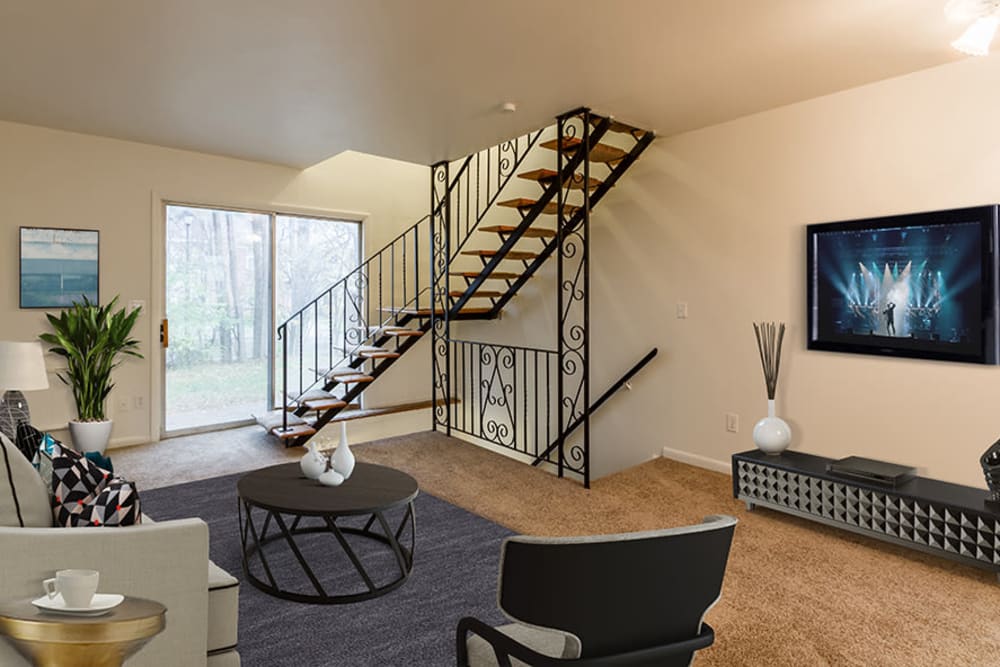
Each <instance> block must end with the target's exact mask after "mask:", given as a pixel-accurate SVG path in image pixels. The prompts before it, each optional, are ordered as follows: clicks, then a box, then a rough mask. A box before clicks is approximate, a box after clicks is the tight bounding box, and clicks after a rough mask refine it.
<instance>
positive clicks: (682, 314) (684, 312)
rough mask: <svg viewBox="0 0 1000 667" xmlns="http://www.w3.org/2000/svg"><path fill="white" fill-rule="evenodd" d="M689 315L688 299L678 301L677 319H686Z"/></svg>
mask: <svg viewBox="0 0 1000 667" xmlns="http://www.w3.org/2000/svg"><path fill="white" fill-rule="evenodd" d="M687 316H688V305H687V301H678V302H677V319H679V320H684V319H687Z"/></svg>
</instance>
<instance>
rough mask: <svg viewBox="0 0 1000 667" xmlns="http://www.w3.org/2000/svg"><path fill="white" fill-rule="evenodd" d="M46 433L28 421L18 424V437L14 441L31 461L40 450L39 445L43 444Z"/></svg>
mask: <svg viewBox="0 0 1000 667" xmlns="http://www.w3.org/2000/svg"><path fill="white" fill-rule="evenodd" d="M44 438H45V434H44V433H42V432H41V431H39V430H38V429H37V428H35V427H34V426H32V425H31V424H28V423H26V422H21V423H20V424H18V425H17V439H16V440H14V443H15V444H16V445H17V448H18V449H20V450H21V453H22V454H24V457H25V458H26V459H28V460H29V461H31V460H32V459H34V458H35V455H36V454H37V452H38V446H39V445H41V444H42V440H43V439H44Z"/></svg>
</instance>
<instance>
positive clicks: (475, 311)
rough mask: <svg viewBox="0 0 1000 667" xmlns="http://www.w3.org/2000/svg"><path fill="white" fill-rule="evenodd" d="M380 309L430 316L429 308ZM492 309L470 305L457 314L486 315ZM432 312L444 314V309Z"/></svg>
mask: <svg viewBox="0 0 1000 667" xmlns="http://www.w3.org/2000/svg"><path fill="white" fill-rule="evenodd" d="M475 275H477V276H478V275H479V274H478V273H477V274H475ZM382 310H383V311H385V312H390V313H396V314H399V315H412V316H413V317H430V316H431V309H430V308H401V309H398V310H397V309H394V308H383V309H382ZM492 311H493V307H492V306H472V307H465V308H462V310H460V311H459V314H461V315H486V314H488V313H490V312H492ZM434 314H435V315H444V311H443V310H441V309H440V308H435V309H434Z"/></svg>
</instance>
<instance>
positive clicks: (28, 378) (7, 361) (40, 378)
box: [0, 340, 49, 441]
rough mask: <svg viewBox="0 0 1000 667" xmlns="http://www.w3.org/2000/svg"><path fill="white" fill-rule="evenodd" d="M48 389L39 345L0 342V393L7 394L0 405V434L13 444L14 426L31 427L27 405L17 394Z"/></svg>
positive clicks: (43, 360) (15, 430)
mask: <svg viewBox="0 0 1000 667" xmlns="http://www.w3.org/2000/svg"><path fill="white" fill-rule="evenodd" d="M48 388H49V376H48V374H47V373H46V372H45V357H44V356H43V355H42V344H41V343H39V342H30V343H25V342H20V341H12V340H0V391H3V390H5V389H6V390H7V391H6V393H4V395H3V400H2V401H0V432H3V434H4V435H6V436H7V437H8V438H10V439H11V441H13V440H15V439H16V437H17V425H18V424H19V423H21V422H27V423H31V413H30V412H28V401H27V400H26V399H25V398H24V394H22V393H21V392H22V391H37V390H39V389H48Z"/></svg>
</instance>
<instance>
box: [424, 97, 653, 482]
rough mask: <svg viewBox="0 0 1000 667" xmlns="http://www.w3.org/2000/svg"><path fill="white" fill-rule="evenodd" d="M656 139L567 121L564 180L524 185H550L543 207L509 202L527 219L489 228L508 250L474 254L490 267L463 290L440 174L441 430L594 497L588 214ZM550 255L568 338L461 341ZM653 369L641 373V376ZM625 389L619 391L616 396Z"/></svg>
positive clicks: (617, 127)
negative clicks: (619, 143)
mask: <svg viewBox="0 0 1000 667" xmlns="http://www.w3.org/2000/svg"><path fill="white" fill-rule="evenodd" d="M609 132H615V133H619V134H622V135H625V136H627V137H628V139H626V140H625V143H628V142H631V145H628V146H625V147H624V148H620V147H616V146H613V145H608V144H603V143H601V140H602V139H603V138H604V136H605V135H606V134H607V133H609ZM653 138H654V135H653V133H652V132H649V131H646V130H642V129H640V128H635V127H632V126H629V125H626V124H624V123H620V122H618V121H615V120H614V119H612V118H609V117H604V116H598V115H596V114H593V113H591V112H590V110H589V109H577V110H574V111H571V112H569V113H567V114H563V115H562V116H560V117H559V118H558V122H557V126H556V136H555V139H553V140H551V141H547V142H544V143H542V144H540V145H541V146H542V147H544V148H552V149H553V150H554V151H555V154H556V165H555V166H556V169H554V170H551V169H536V170H533V171H532V172H528V173H525V174H521V176H523V177H525V178H530V179H533V180H537V181H538V182H539V183H540V184H542V185H543V190H542V194H541V196H539V198H538V199H528V198H523V199H516V200H512V201H510V202H500V204H501V205H504V204H506V205H509V206H510V207H511V208H514V209H516V210H517V211H518V213H519V214H520V216H521V218H520V220H519V221H517V223H516V224H508V225H494V226H492V227H489V228H488V230H489V231H494V232H497V233H498V234H499V235H500V239H501V244H500V247H499V248H498V249H496V250H487V251H473V252H472V253H466V254H473V255H477V256H478V257H479V258H480V260H481V263H482V267H481V268H480V269H478V270H477V271H470V272H461V273H460V275H461V276H462V277H463V278H464V279H465V281H466V284H465V287H464V288H463V289H451V288H450V275H449V274H450V273H453V272H450V271H449V268H450V267H451V266H452V263H453V261H454V260H455V258H456V257H457V255H458V253H455V252H452V251H451V239H450V237H449V232H450V230H451V229H452V228H453V226H454V225H453V222H452V219H451V216H452V213H453V208H452V207H453V203H452V201H451V199H450V194H451V193H450V192H449V191H448V190H444V191H443V192H442V193H441V194H440V195H439V194H438V191H439V188H438V187H437V185H436V184H437V183H438V182H446V181H447V176H446V174H447V170H448V165H446V164H443V163H442V164H439V165H435V166H434V168H433V172H432V173H433V175H432V192H433V193H434V194H433V196H434V204H435V205H434V207H433V208H432V225H433V228H434V230H435V234H436V238H435V244H434V245H433V251H434V257H433V258H432V261H431V270H432V294H431V296H432V299H433V303H434V307H433V311H434V317H433V319H432V324H431V333H432V336H433V342H432V350H433V355H434V359H433V369H432V373H433V376H434V384H433V391H434V399H435V401H434V402H435V404H436V405H437V406H438V407H437V408H436V409H435V412H434V427H435V429H442V430H445V431H446V432H447V433H449V434H451V433H452V431H457V432H459V433H463V434H466V435H471V436H473V437H475V438H477V439H479V440H482V441H485V442H488V443H491V444H494V445H497V446H500V447H505V448H507V449H512V450H515V451H518V452H521V453H523V454H529V455H532V456H533V458H534V459H535V461H537V462H541V461H549V462H552V463H554V464H555V465H556V467H557V469H558V473H559V475H560V476H562V475H563V474H564V473H565V472H567V471H569V472H575V473H577V474H579V475H580V477H581V478H582V479H583V482H584V484H585V485H588V486H589V481H590V414H591V413H592V411H593V409H594V408H596V405H595V406H593V407H592V406H591V400H590V335H589V324H590V301H589V282H590V261H589V260H590V246H589V226H590V211H591V209H592V207H593V206H594V205H596V204H597V203H598V202H599V201H600V200H601V199H602V198H603V197H604V196H605V195H606V194H607V192H608V191H609V190H610V189H611V188H612V187H613V186H614V185H615V183H616V182H617V181H618V180H619V179H620V177H621V176H622V174H624V172H625V171H627V170H628V169H629V168H630V167H631V166H632V164H633V163H634V162H635V160H636V159H637V158H638V157H639V155H640V154H641V153H642V152H643V151H644V150H645V149H646V148H647V147H648V146H649V145H650V144H651V143H652V141H653ZM594 162H596V163H599V164H604V165H605V168H606V169H607V173H606V174H605V175H603V178H594V177H593V176H592V175H591V167H592V163H594ZM442 172H443V174H444V175H442ZM571 189H574V190H577V191H579V193H580V197H579V199H581V200H582V201H577V202H576V203H570V201H569V191H570V190H571ZM547 213H550V214H551V213H554V214H555V220H556V228H555V230H549V229H544V228H540V227H537V226H535V225H534V223H535V222H536V221H537V220H538V218H539V217H540V216H541V215H543V214H547ZM484 231H486V230H484ZM527 238H536V239H539V240H540V241H541V243H542V248H541V250H540V251H538V252H527V251H524V250H522V249H520V248H521V246H518V243H519V242H520V241H521V240H522V239H527ZM467 240H468V235H466V236H465V238H463V239H462V245H463V246H464V244H465V242H466V241H467ZM552 255H556V257H557V260H558V262H557V272H556V293H557V318H558V323H559V328H558V334H557V341H556V345H555V346H554V347H555V349H544V348H526V347H518V346H510V345H498V344H495V343H479V342H475V341H469V340H458V339H453V338H452V322H453V321H456V320H461V319H465V317H464V313H465V312H466V307H467V304H468V303H469V302H470V301H471V300H472V299H474V298H483V297H484V296H485V298H488V299H489V300H490V303H491V305H492V307H491V308H490V309H489V311H488V312H487V313H485V315H484V316H485V317H490V318H492V317H496V316H497V315H499V313H500V312H501V310H502V309H503V308H504V307H505V306H506V304H507V303H509V301H510V299H511V298H512V297H513V296H514V295H516V294H517V293H518V292H519V291H520V290H521V288H523V287H524V285H525V284H526V283H527V281H528V280H529V279H531V278H532V277H533V276H534V275H535V274H536V273H537V272H538V270H539V269H540V267H541V266H542V265H543V264H544V263H545V262H546V261H547V260H548V259H549V258H550V257H552ZM509 260H519V261H520V262H521V264H522V268H521V270H520V271H519V272H517V273H508V272H500V271H499V270H498V269H499V267H500V265H501V262H504V261H509ZM498 279H502V281H503V282H504V283H505V289H504V290H503V291H499V292H497V291H489V292H486V293H485V294H484V292H483V291H482V287H483V285H484V284H485V283H486V281H487V280H490V281H496V280H498ZM480 312H481V311H480ZM481 315H482V313H481ZM654 354H655V353H654ZM649 358H651V357H649ZM529 359H530V360H531V363H529ZM648 360H649V359H646V360H645V361H644V362H643V363H642V364H640V365H639V366H638V367H637V368H636V369H633V370H632V371H631V373H634V372H637V370H638V368H641V367H642V365H644V364H645V363H646V362H648ZM477 365H478V368H477V367H476V366H477ZM539 368H542V369H545V372H546V378H547V382H546V384H545V387H544V391H539V390H538V388H537V387H536V384H537V382H538V378H539V372H540V371H539V370H538V369H539ZM519 369H520V370H519ZM519 373H520V375H519ZM518 378H520V379H518ZM553 382H554V384H555V386H554V387H553ZM615 390H617V385H616V388H615V389H613V390H611V393H613V392H614V391H615ZM452 395H455V396H457V397H458V398H460V399H461V402H460V405H459V406H449V405H447V404H442V403H440V402H439V401H438V398H439V397H444V396H452ZM606 398H607V395H605V396H604V397H602V398H601V399H600V400H599V401H598V403H597V405H599V404H600V403H602V402H603V401H604V400H606ZM543 414H544V418H543V417H542V415H543ZM536 422H537V424H536ZM532 425H534V426H532ZM543 426H544V428H545V433H546V436H548V435H550V434H552V433H554V434H555V440H554V441H549V440H547V439H546V440H545V441H544V442H543V441H542V438H541V429H542V427H543ZM578 428H579V429H581V430H582V443H580V444H574V445H572V446H568V443H567V438H568V437H569V435H570V434H571V433H572V432H573V431H575V430H577V429H578ZM518 435H520V438H518V437H517V436H518ZM567 452H568V453H569V456H567Z"/></svg>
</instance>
